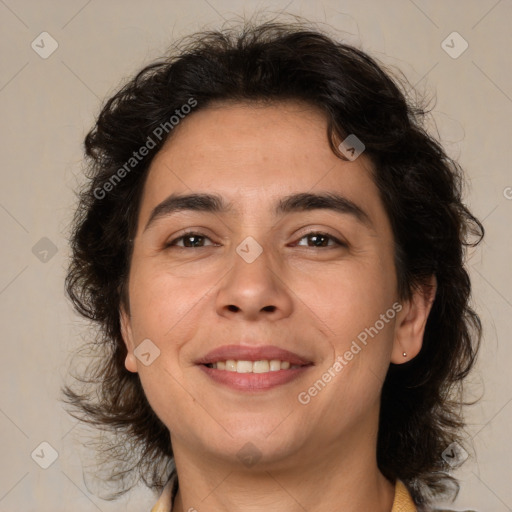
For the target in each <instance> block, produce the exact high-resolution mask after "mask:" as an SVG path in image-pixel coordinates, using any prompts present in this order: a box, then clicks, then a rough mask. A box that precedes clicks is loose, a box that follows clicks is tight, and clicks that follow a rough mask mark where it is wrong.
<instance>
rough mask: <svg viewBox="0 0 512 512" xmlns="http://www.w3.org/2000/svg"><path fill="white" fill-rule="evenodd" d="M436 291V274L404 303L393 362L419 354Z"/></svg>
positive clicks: (400, 314) (394, 343) (399, 361)
mask: <svg viewBox="0 0 512 512" xmlns="http://www.w3.org/2000/svg"><path fill="white" fill-rule="evenodd" d="M436 291H437V279H436V276H431V277H430V279H429V281H428V283H425V284H423V285H420V286H419V287H418V288H416V289H415V290H414V291H413V294H412V297H411V299H410V300H409V301H407V302H406V303H405V304H403V309H402V310H401V311H400V312H399V313H398V315H397V321H396V324H395V325H396V326H395V339H394V342H393V350H392V353H391V362H392V363H394V364H402V363H406V362H407V361H410V360H411V359H413V358H414V357H416V356H417V355H418V353H419V351H420V350H421V347H422V345H423V335H424V333H425V325H426V323H427V319H428V315H429V314H430V310H431V309H432V304H433V303H434V299H435V296H436ZM404 353H405V354H406V355H405V356H404Z"/></svg>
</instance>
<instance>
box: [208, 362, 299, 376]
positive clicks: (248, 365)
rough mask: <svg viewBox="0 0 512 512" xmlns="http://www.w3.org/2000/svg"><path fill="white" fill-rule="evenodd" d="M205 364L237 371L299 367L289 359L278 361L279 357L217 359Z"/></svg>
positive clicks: (247, 371) (262, 370)
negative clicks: (269, 358) (252, 359)
mask: <svg viewBox="0 0 512 512" xmlns="http://www.w3.org/2000/svg"><path fill="white" fill-rule="evenodd" d="M207 366H209V367H210V368H215V369H217V370H225V371H228V372H237V373H268V372H277V371H279V370H288V369H290V368H291V369H293V368H300V366H299V365H292V364H290V361H280V360H279V359H271V360H270V361H269V360H266V359H263V360H260V361H235V360H234V359H228V360H227V361H218V362H216V363H211V364H209V365H207Z"/></svg>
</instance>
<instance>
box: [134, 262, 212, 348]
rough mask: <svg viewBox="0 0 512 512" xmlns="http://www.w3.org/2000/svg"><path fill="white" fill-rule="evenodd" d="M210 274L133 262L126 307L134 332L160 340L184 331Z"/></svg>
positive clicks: (205, 291)
mask: <svg viewBox="0 0 512 512" xmlns="http://www.w3.org/2000/svg"><path fill="white" fill-rule="evenodd" d="M212 279H213V276H212V277H211V279H210V278H208V276H205V275H201V278H199V276H197V277H196V278H194V277H190V276H186V277H185V276H180V275H179V274H178V273H177V272H173V273H170V272H169V271H168V270H166V269H165V268H161V266H160V265H158V264H153V263H152V262H151V261H147V262H145V264H144V265H142V264H137V262H136V261H135V262H134V265H133V269H132V272H131V275H130V307H131V313H132V322H133V328H134V331H136V332H138V333H139V335H143V336H146V337H151V336H153V337H155V339H157V340H158V339H161V340H163V339H164V338H166V337H169V336H172V337H173V338H175V339H176V340H177V341H178V340H180V339H181V338H180V337H179V336H176V333H177V332H182V333H183V332H186V331H187V330H188V328H189V327H190V326H191V325H194V324H196V322H195V321H194V319H195V317H196V315H197V311H198V310H199V309H200V308H201V302H202V300H205V298H206V295H207V293H208V290H210V289H211V286H212V284H211V283H210V281H211V280H212ZM217 279H218V276H217Z"/></svg>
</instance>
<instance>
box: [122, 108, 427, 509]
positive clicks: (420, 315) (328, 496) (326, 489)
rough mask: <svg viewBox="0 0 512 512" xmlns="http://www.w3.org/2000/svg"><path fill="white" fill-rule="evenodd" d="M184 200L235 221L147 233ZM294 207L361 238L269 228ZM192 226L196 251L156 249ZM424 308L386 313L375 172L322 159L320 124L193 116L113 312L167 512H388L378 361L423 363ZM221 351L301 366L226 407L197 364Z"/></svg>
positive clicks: (172, 220)
mask: <svg viewBox="0 0 512 512" xmlns="http://www.w3.org/2000/svg"><path fill="white" fill-rule="evenodd" d="M191 192H209V193H212V192H215V193H218V194H220V195H222V196H223V197H224V198H225V199H226V200H227V201H231V202H232V204H233V211H232V212H231V213H227V214H221V213H209V212H196V211H184V212H180V213H177V214H174V215H168V216H163V217H160V218H158V219H157V220H155V221H154V222H152V223H151V224H150V226H149V227H148V228H147V229H145V227H146V224H147V222H148V219H149V218H150V216H151V212H152V211H153V209H154V208H155V207H156V206H157V205H158V204H160V203H161V202H162V201H163V200H164V199H166V198H167V197H168V196H169V195H170V194H171V193H183V194H188V193H191ZM298 192H336V193H339V194H342V195H343V196H345V197H347V198H348V199H350V200H351V201H353V202H354V203H355V204H357V205H358V206H359V207H360V208H361V209H362V210H364V211H365V212H366V214H367V215H368V218H369V219H370V221H371V225H370V224H365V223H362V222H360V221H358V220H357V218H356V217H355V216H353V215H350V214H346V213H338V212H334V211H331V210H325V209H317V210H313V211H307V212H294V213H288V214H285V215H283V216H279V217H275V216H274V215H273V207H274V203H275V202H276V201H277V200H278V199H279V198H281V197H283V196H286V195H288V194H292V193H298ZM189 228H192V230H193V231H196V232H200V233H202V234H203V235H204V236H205V237H206V238H204V239H200V240H199V242H197V241H196V245H197V244H198V245H199V247H193V244H194V240H193V239H192V240H190V238H188V239H185V240H184V239H181V240H178V241H175V244H178V245H179V246H180V247H179V246H177V245H171V246H168V247H166V244H168V243H169V242H171V241H173V240H176V239H177V238H178V237H180V236H182V235H183V232H184V231H185V230H186V229H189ZM318 231H320V232H326V233H328V234H329V236H332V237H334V238H335V239H338V240H340V241H342V242H344V243H345V244H346V246H338V245H337V244H336V243H335V242H334V240H331V239H326V240H325V243H327V244H328V246H318V242H317V244H316V245H315V241H314V235H313V239H312V237H311V236H307V235H308V234H309V233H313V234H314V233H318ZM248 236H251V237H253V238H254V239H255V240H256V241H257V242H258V243H259V244H260V246H261V247H262V249H263V252H262V254H261V255H260V256H259V257H258V258H257V259H256V260H255V261H254V262H252V263H247V262H246V261H245V260H244V259H243V258H241V257H240V256H239V255H238V254H237V252H236V248H237V246H238V245H239V244H240V243H241V242H242V241H243V240H244V239H245V238H246V237H248ZM187 242H188V247H184V244H185V243H187ZM201 246H202V247H201ZM431 284H432V285H434V293H435V279H434V278H432V283H431ZM432 300H433V294H430V295H428V294H427V293H426V291H424V293H422V292H421V291H418V292H416V293H415V294H414V295H413V296H412V298H411V300H410V301H400V300H399V297H398V294H397V278H396V271H395V266H394V259H393V235H392V231H391V227H390V223H389V219H388V217H387V215H386V213H385V210H384V207H383V205H382V202H381V200H380V198H379V194H378V190H377V187H376V185H375V184H374V182H373V180H372V177H371V162H370V161H369V160H368V159H367V158H366V156H365V154H364V153H363V154H362V155H361V156H359V157H358V158H357V159H356V160H354V161H352V162H350V161H344V160H342V159H340V158H338V157H337V156H336V155H334V154H333V152H332V151H331V149H330V147H329V145H328V141H327V137H326V119H325V117H324V115H323V114H322V113H321V112H320V111H318V110H316V109H315V108H314V107H311V106H308V105H304V104H300V103H294V102H286V103H284V102H283V103H278V104H272V105H266V106H263V105H256V104H240V103H231V104H219V105H216V106H210V107H208V108H206V109H204V110H200V111H197V112H195V113H193V114H191V115H189V116H188V117H187V118H186V119H185V120H184V121H182V122H181V123H180V125H179V126H178V127H177V128H176V129H175V131H174V132H173V134H172V137H171V138H170V139H169V140H168V141H167V143H166V145H165V146H164V147H163V148H162V150H161V151H160V152H159V153H158V154H157V155H156V157H155V159H154V160H153V162H152V164H151V167H150V170H149V174H148V178H147V181H146V184H145V188H144V191H143V197H142V203H141V208H140V212H139V219H138V227H137V233H136V237H135V240H134V250H133V256H132V262H131V269H130V274H129V312H128V311H127V309H125V308H121V311H120V314H121V325H122V331H123V337H124V340H125V343H126V346H127V349H128V355H127V358H126V363H125V364H126V368H127V369H128V370H129V371H131V372H138V373H139V375H140V379H141V382H142V385H143V387H144V390H145V393H146V395H147V397H148V400H149V402H150V404H151V406H152V408H153V409H154V411H155V412H156V414H157V415H158V416H159V418H160V419H161V420H162V421H163V422H164V424H165V425H166V426H167V427H168V428H169V430H170V435H171V441H172V446H173V450H174V454H175V461H176V466H177V471H178V475H179V480H180V490H179V492H178V495H177V497H176V501H175V504H174V507H173V512H174V511H175V512H182V511H186V510H189V509H190V508H191V507H193V508H195V509H196V510H198V511H201V510H216V511H235V510H236V511H238V510H244V511H261V510H267V509H268V508H269V507H272V509H274V510H280V511H283V512H291V511H299V510H300V511H302V510H308V512H320V511H322V512H323V511H330V512H332V511H333V510H343V511H346V512H350V511H354V512H355V511H360V510H374V511H382V512H384V511H386V512H389V511H390V510H391V508H392V503H393V498H394V483H393V482H390V481H388V480H387V479H386V478H385V477H384V476H383V475H382V474H381V473H380V471H379V469H378V467H377V462H376V443H377V432H378V415H379V400H380V393H381V388H382V384H383V381H384V378H385V375H386V372H387V369H388V367H389V364H390V362H392V363H395V364H401V363H403V362H405V361H407V360H410V359H411V358H413V357H415V356H416V355H417V353H418V352H419V350H420V348H421V344H422V340H423V332H424V327H425V322H426V319H427V317H428V313H429V311H430V307H431V304H432ZM395 302H399V303H400V304H401V305H402V310H401V311H400V312H399V313H398V314H397V315H396V316H395V318H394V319H392V320H390V321H389V322H388V323H386V324H385V326H384V328H383V329H381V330H380V331H379V333H378V335H377V336H375V337H374V338H371V339H369V342H368V344H367V345H366V346H365V347H364V348H363V349H362V350H361V351H360V352H359V353H358V354H357V355H355V356H354V358H353V359H352V360H351V361H350V362H349V363H348V364H347V365H346V366H345V367H344V368H343V370H342V371H341V372H339V373H338V374H337V375H336V377H334V378H332V380H331V381H330V382H329V383H328V384H327V385H326V386H325V388H324V389H322V391H321V392H319V393H318V394H317V395H316V396H315V397H313V398H312V399H311V401H310V402H309V403H308V404H307V405H302V404H301V403H299V401H298V400H297V396H298V394H299V393H300V392H301V391H307V390H308V388H310V387H311V386H312V385H313V384H314V382H315V381H317V380H318V379H319V378H321V376H322V374H323V373H324V372H325V371H326V370H327V369H328V368H329V367H331V366H332V365H333V363H334V361H335V360H336V357H338V356H343V354H344V353H345V352H346V351H347V350H348V349H349V348H350V345H351V343H352V341H353V340H355V339H356V337H357V335H358V334H359V333H361V332H362V331H364V329H365V328H368V327H370V326H374V325H375V322H376V321H377V320H378V319H379V318H380V315H381V314H383V313H385V312H386V311H387V310H388V309H389V308H391V306H392V304H393V303H395ZM233 306H236V307H233ZM268 306H273V307H268ZM148 338H149V339H150V340H151V341H152V343H154V344H155V345H156V346H157V347H158V349H159V350H160V355H159V357H157V358H156V359H155V360H154V361H153V362H152V364H150V365H149V366H145V365H144V364H142V363H141V361H139V360H138V359H137V358H136V357H135V356H134V353H133V351H134V349H135V348H136V347H137V346H138V345H139V344H140V343H141V342H142V340H144V339H148ZM231 343H233V344H237V343H245V344H249V345H251V344H253V345H261V344H274V345H278V346H279V347H282V348H285V349H288V350H291V351H294V352H296V353H298V354H301V355H303V356H305V357H307V358H308V359H309V360H311V361H312V362H313V363H314V366H313V367H311V368H310V369H309V370H308V371H307V372H306V373H304V374H303V375H302V376H301V377H300V378H299V379H296V380H294V381H292V382H290V383H287V384H285V385H282V386H278V387H276V388H273V389H271V390H267V391H261V392H255V393H252V394H248V393H244V392H241V391H235V390H233V389H230V388H227V387H224V386H222V385H220V384H217V383H214V382H213V381H212V380H211V379H210V378H209V377H207V376H206V375H205V374H204V373H203V372H202V371H201V370H200V369H199V367H198V366H197V365H195V364H194V361H195V360H196V359H197V358H199V357H200V356H203V355H205V354H206V353H207V352H208V351H210V350H211V349H213V348H215V347H218V346H221V345H225V344H231ZM404 351H405V352H406V353H407V357H406V358H405V357H403V355H402V353H403V352H404ZM247 442H250V443H252V445H253V447H254V448H252V449H253V450H255V451H257V453H258V455H259V457H260V459H259V460H258V462H257V463H256V464H255V465H253V466H251V467H248V466H246V465H244V464H243V463H242V462H241V461H240V459H239V458H238V457H237V453H238V452H239V450H240V449H241V448H242V447H243V446H244V445H245V444H246V443H247Z"/></svg>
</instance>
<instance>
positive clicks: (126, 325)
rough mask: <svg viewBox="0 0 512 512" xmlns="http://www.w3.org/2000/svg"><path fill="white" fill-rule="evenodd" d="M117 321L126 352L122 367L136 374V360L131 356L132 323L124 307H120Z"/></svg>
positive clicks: (132, 345) (133, 346) (132, 347)
mask: <svg viewBox="0 0 512 512" xmlns="http://www.w3.org/2000/svg"><path fill="white" fill-rule="evenodd" d="M119 320H120V324H121V335H122V336H123V341H124V344H125V345H126V350H127V354H126V359H125V361H124V366H125V367H126V369H127V370H128V371H129V372H133V373H137V359H136V358H135V355H134V354H133V351H134V350H135V343H134V341H133V333H132V323H131V318H130V314H129V313H128V312H127V311H126V309H125V306H124V305H121V307H120V308H119Z"/></svg>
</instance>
